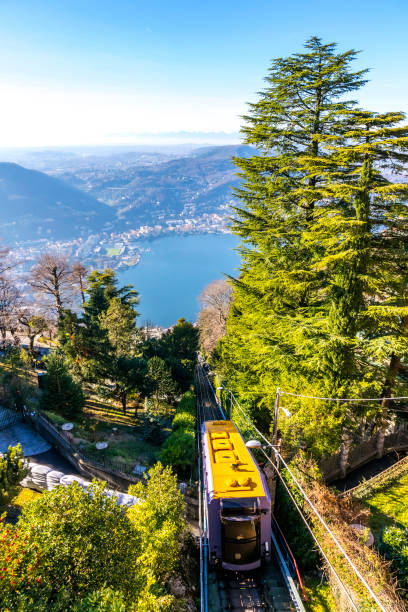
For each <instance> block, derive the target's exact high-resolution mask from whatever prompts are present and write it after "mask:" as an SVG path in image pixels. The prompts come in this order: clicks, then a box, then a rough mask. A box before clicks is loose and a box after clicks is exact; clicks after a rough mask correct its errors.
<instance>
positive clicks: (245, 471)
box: [205, 421, 265, 498]
mask: <svg viewBox="0 0 408 612" xmlns="http://www.w3.org/2000/svg"><path fill="white" fill-rule="evenodd" d="M205 425H206V436H207V444H208V451H209V455H210V462H211V471H212V481H213V488H214V498H220V497H261V496H264V495H265V492H264V489H263V485H262V481H261V477H260V474H259V471H258V468H257V465H256V464H255V462H254V460H253V459H252V457H251V455H250V453H249V451H248V449H247V447H246V446H245V443H244V441H243V439H242V438H241V435H240V433H239V431H238V429H237V427H236V426H235V424H234V423H233V422H232V421H206V423H205Z"/></svg>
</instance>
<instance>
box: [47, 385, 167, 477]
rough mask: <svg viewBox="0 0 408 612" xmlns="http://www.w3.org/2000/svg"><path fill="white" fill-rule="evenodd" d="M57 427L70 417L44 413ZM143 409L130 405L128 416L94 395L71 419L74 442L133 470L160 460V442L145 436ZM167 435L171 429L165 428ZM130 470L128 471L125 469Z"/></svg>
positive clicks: (88, 454)
mask: <svg viewBox="0 0 408 612" xmlns="http://www.w3.org/2000/svg"><path fill="white" fill-rule="evenodd" d="M45 414H46V415H47V417H48V418H49V419H50V421H52V423H54V425H56V426H57V427H58V428H60V427H61V425H63V424H64V423H66V422H67V419H65V418H64V417H62V416H60V415H59V414H56V413H54V412H52V411H47V412H45ZM143 416H144V410H143V409H141V407H140V406H138V409H137V410H135V409H134V408H130V409H129V410H128V412H127V414H126V415H124V414H123V412H122V410H121V409H120V408H119V407H118V406H115V405H112V404H110V403H108V402H105V401H103V400H100V399H99V398H97V397H95V396H91V397H90V398H89V399H88V400H87V401H86V404H85V407H84V409H83V412H82V414H80V415H78V416H77V417H73V418H71V419H70V421H71V422H72V423H74V429H73V430H72V432H71V433H72V436H73V438H72V441H73V443H74V444H75V445H76V446H78V448H79V450H80V451H81V452H82V453H83V454H84V455H85V456H86V457H89V458H90V459H95V460H96V461H97V460H98V459H103V461H104V462H106V461H108V462H112V463H113V464H114V465H113V466H112V467H114V468H115V467H116V468H117V469H121V467H122V466H123V467H125V468H127V469H133V467H134V466H135V465H136V464H141V465H146V466H150V465H153V464H154V463H156V461H157V460H158V459H159V454H160V445H155V444H151V443H150V442H148V441H146V440H144V439H143V425H144V421H143ZM164 431H165V432H166V433H167V434H170V432H171V430H170V428H168V430H166V428H164ZM96 442H107V443H108V448H106V449H104V450H102V451H101V450H98V449H97V448H96V446H95V444H96ZM126 471H127V470H126Z"/></svg>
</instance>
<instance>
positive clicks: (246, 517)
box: [221, 499, 260, 565]
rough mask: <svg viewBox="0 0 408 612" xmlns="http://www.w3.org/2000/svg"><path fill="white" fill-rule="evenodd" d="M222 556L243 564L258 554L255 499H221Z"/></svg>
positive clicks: (258, 522) (257, 512)
mask: <svg viewBox="0 0 408 612" xmlns="http://www.w3.org/2000/svg"><path fill="white" fill-rule="evenodd" d="M221 527H222V558H223V561H225V562H226V563H233V564H236V565H244V564H245V563H251V562H253V561H256V560H257V559H259V556H260V516H259V506H258V500H257V499H237V500H222V502H221Z"/></svg>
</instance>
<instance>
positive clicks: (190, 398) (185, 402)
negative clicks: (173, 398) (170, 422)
mask: <svg viewBox="0 0 408 612" xmlns="http://www.w3.org/2000/svg"><path fill="white" fill-rule="evenodd" d="M177 412H188V413H189V414H192V415H193V416H194V417H195V416H196V399H195V394H194V392H193V391H186V392H185V393H184V394H183V397H182V398H181V400H180V401H179V404H178V406H177Z"/></svg>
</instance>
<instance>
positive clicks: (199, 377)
mask: <svg viewBox="0 0 408 612" xmlns="http://www.w3.org/2000/svg"><path fill="white" fill-rule="evenodd" d="M195 389H196V395H197V402H198V409H199V414H198V416H199V422H200V425H201V423H203V422H204V421H219V420H223V419H224V418H225V416H224V414H223V413H222V410H221V408H220V405H219V404H218V401H217V398H216V395H215V393H214V389H213V386H212V385H211V383H210V381H209V379H208V376H207V372H206V371H205V369H204V366H203V365H201V364H199V365H197V367H196V373H195Z"/></svg>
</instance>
